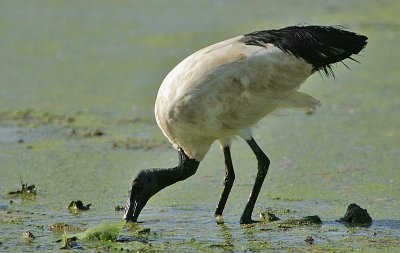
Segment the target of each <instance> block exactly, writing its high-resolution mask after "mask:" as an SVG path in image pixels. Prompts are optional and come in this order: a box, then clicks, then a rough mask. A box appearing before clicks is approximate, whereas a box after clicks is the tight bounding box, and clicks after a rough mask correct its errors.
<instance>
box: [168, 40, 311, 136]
mask: <svg viewBox="0 0 400 253" xmlns="http://www.w3.org/2000/svg"><path fill="white" fill-rule="evenodd" d="M241 38H242V37H237V38H234V39H231V40H228V41H224V42H221V43H218V44H216V45H213V46H210V47H207V48H205V49H203V50H200V51H198V52H196V53H195V54H193V55H191V56H189V57H188V58H186V59H185V60H184V61H183V62H181V63H180V64H179V65H178V66H177V68H176V69H174V70H173V72H175V73H173V74H172V76H173V77H174V81H173V82H174V85H173V86H175V88H176V90H175V91H174V96H173V98H174V100H175V101H174V103H172V105H171V110H172V111H170V112H171V113H170V114H169V115H170V116H171V117H172V118H176V120H179V121H182V122H192V123H193V124H194V125H196V126H199V128H204V127H205V128H213V129H224V131H226V129H227V128H230V129H243V128H246V127H249V126H251V125H253V124H254V123H256V122H257V121H258V120H260V119H261V118H262V117H264V116H265V115H266V114H268V113H270V112H272V111H273V110H275V109H276V108H278V107H293V106H294V107H302V106H303V105H305V104H307V103H308V102H309V101H310V99H308V100H307V103H306V102H302V101H301V100H299V97H301V96H299V95H297V96H294V95H292V93H293V92H294V91H296V90H297V89H298V87H299V86H300V84H301V83H303V82H304V81H305V79H306V78H307V77H308V76H309V75H310V74H311V73H312V66H311V65H310V64H308V63H306V62H305V61H304V60H301V59H298V58H296V57H295V56H293V55H291V54H288V53H285V52H283V51H282V50H280V49H279V48H277V47H275V46H274V45H272V44H269V45H265V46H255V45H246V44H245V43H243V42H242V41H241ZM170 81H171V80H170ZM169 88H171V87H169ZM168 92H171V90H169V91H168ZM170 97H172V95H171V96H170ZM303 97H304V98H305V96H303ZM309 97H310V96H309ZM309 97H307V98H309ZM292 98H296V99H292ZM286 100H288V102H287V103H285V101H286ZM314 101H316V100H314ZM307 105H309V103H308V104H307ZM314 107H315V106H314Z"/></svg>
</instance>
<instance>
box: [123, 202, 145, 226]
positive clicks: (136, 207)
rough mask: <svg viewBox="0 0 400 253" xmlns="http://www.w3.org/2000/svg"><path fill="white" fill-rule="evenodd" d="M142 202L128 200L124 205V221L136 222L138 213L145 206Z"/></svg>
mask: <svg viewBox="0 0 400 253" xmlns="http://www.w3.org/2000/svg"><path fill="white" fill-rule="evenodd" d="M145 204H146V203H145V202H144V201H139V200H137V199H134V200H130V199H128V201H127V202H126V204H125V214H124V219H125V220H126V221H127V222H128V221H132V222H136V221H137V219H138V217H139V214H140V212H141V211H142V209H143V207H144V206H145Z"/></svg>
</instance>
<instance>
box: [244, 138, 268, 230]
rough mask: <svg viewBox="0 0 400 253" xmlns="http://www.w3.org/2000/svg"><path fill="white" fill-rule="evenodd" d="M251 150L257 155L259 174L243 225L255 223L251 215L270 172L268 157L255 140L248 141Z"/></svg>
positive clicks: (248, 202) (246, 209) (245, 211)
mask: <svg viewBox="0 0 400 253" xmlns="http://www.w3.org/2000/svg"><path fill="white" fill-rule="evenodd" d="M247 143H248V144H249V146H250V148H251V149H252V150H253V152H254V154H255V155H256V158H257V161H258V172H257V176H256V180H255V182H254V186H253V189H252V191H251V193H250V196H249V200H248V201H247V204H246V207H245V209H244V211H243V214H242V217H241V218H240V223H241V224H249V223H254V222H255V221H254V220H252V219H251V214H252V212H253V209H254V205H255V203H256V200H257V197H258V194H259V193H260V190H261V186H262V184H263V182H264V179H265V176H266V175H267V172H268V167H269V164H270V161H269V159H268V157H267V155H266V154H265V153H264V152H263V151H262V150H261V148H260V147H259V146H258V145H257V143H256V142H255V141H254V139H253V138H252V139H250V140H247Z"/></svg>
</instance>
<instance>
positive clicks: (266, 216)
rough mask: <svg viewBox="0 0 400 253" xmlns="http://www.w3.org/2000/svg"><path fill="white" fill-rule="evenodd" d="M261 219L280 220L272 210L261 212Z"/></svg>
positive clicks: (268, 220)
mask: <svg viewBox="0 0 400 253" xmlns="http://www.w3.org/2000/svg"><path fill="white" fill-rule="evenodd" d="M260 219H261V221H267V222H274V221H278V220H280V219H279V218H278V217H277V216H276V215H275V214H274V213H272V212H260Z"/></svg>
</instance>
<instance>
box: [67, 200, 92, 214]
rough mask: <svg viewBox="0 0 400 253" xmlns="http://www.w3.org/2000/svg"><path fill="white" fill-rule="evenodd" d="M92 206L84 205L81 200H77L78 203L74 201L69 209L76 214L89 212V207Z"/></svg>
mask: <svg viewBox="0 0 400 253" xmlns="http://www.w3.org/2000/svg"><path fill="white" fill-rule="evenodd" d="M91 205H92V204H87V205H84V204H83V202H82V201H81V200H76V201H75V200H73V201H71V203H69V205H68V209H69V210H70V211H73V212H76V211H87V210H89V207H90V206H91Z"/></svg>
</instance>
